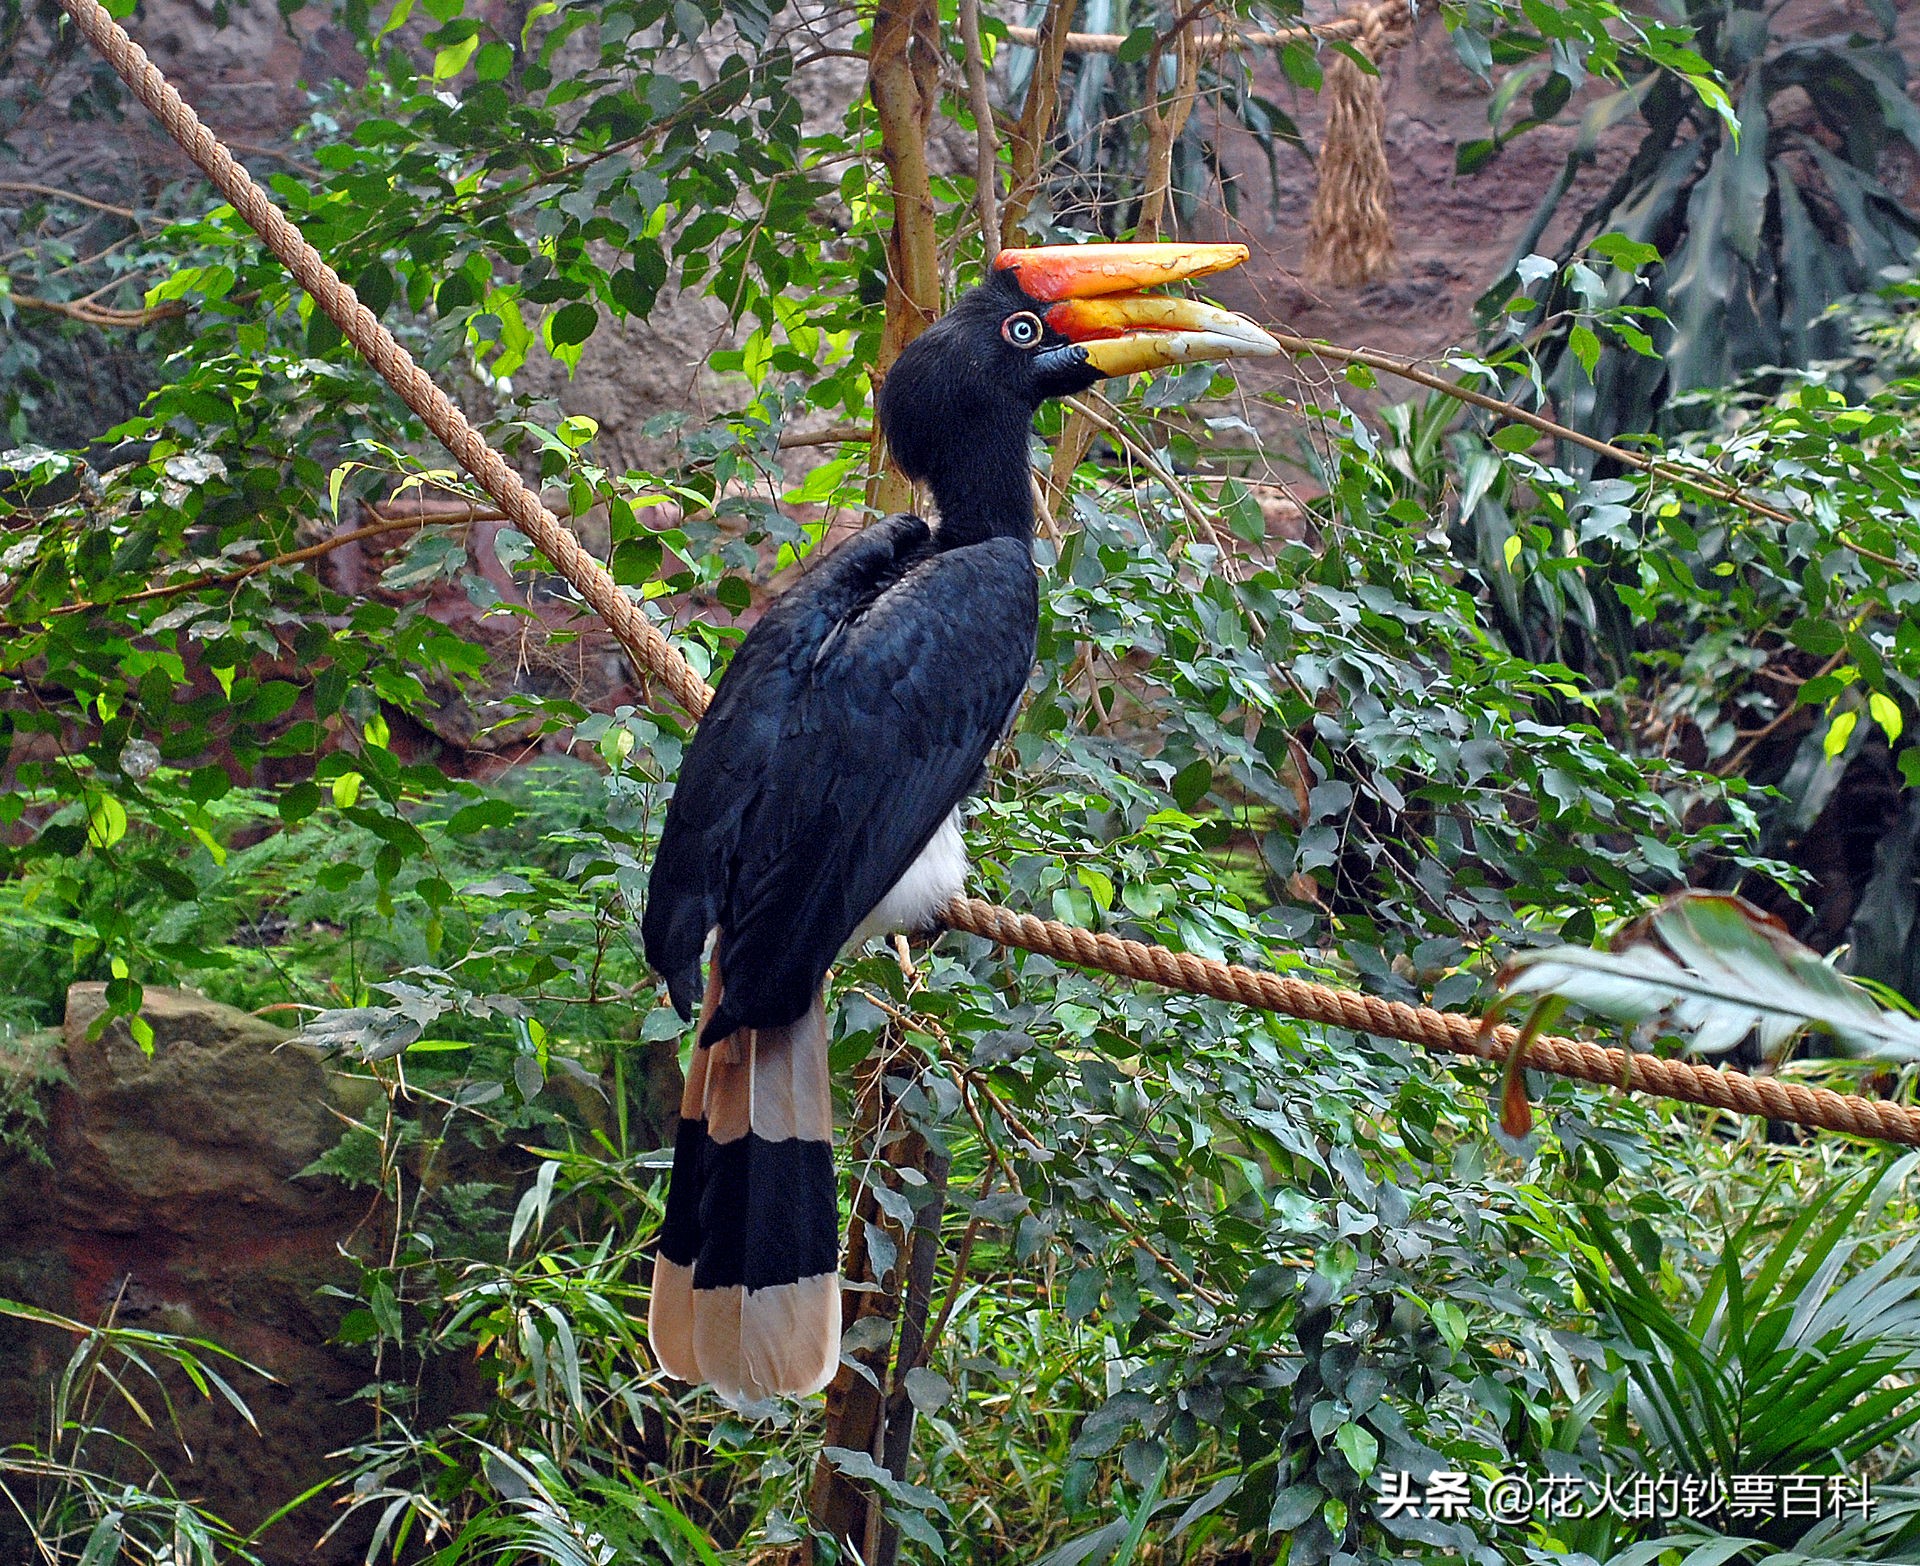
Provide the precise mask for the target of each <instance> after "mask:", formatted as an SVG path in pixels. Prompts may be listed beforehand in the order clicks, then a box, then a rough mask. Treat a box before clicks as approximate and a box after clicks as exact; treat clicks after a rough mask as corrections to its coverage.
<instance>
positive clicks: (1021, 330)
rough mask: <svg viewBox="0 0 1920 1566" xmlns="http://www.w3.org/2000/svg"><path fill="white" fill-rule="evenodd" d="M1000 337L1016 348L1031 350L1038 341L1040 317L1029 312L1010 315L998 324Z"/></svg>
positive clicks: (1024, 311) (1023, 311)
mask: <svg viewBox="0 0 1920 1566" xmlns="http://www.w3.org/2000/svg"><path fill="white" fill-rule="evenodd" d="M1000 335H1001V336H1002V337H1004V338H1005V339H1006V340H1007V341H1008V342H1010V343H1012V344H1013V346H1014V347H1016V348H1031V347H1033V346H1035V345H1036V344H1037V343H1038V342H1039V341H1040V317H1039V316H1037V315H1035V314H1034V313H1033V312H1032V311H1031V310H1022V311H1021V312H1020V313H1019V314H1018V315H1010V316H1008V317H1007V318H1006V320H1004V321H1002V322H1001V323H1000Z"/></svg>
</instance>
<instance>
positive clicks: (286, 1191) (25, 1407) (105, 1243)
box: [0, 984, 378, 1563]
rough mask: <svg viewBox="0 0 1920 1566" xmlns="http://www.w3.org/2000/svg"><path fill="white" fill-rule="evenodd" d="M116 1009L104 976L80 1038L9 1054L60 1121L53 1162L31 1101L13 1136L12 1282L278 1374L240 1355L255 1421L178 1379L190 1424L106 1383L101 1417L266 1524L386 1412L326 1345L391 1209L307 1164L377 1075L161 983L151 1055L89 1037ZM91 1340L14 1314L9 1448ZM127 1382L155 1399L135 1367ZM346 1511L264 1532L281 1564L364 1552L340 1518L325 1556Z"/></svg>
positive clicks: (64, 1309)
mask: <svg viewBox="0 0 1920 1566" xmlns="http://www.w3.org/2000/svg"><path fill="white" fill-rule="evenodd" d="M104 1012H105V998H104V991H103V986H101V985H98V984H77V985H75V986H73V988H72V989H71V990H70V991H69V992H68V997H67V1019H66V1031H65V1036H64V1039H56V1038H54V1037H52V1036H42V1037H40V1038H38V1039H36V1040H32V1041H26V1042H25V1045H16V1046H14V1048H13V1049H12V1050H11V1051H10V1052H9V1053H8V1054H7V1056H6V1057H5V1058H4V1060H3V1061H0V1065H4V1070H0V1104H3V1103H7V1102H14V1103H19V1102H21V1094H22V1093H23V1092H24V1091H26V1090H27V1088H29V1087H30V1088H31V1089H32V1091H33V1092H34V1093H35V1094H36V1096H37V1102H38V1104H39V1105H40V1106H41V1109H42V1111H43V1112H44V1115H45V1122H46V1123H45V1127H44V1144H43V1147H42V1149H40V1151H41V1152H43V1154H44V1158H38V1157H36V1156H35V1149H33V1148H32V1147H31V1146H29V1145H28V1139H29V1138H30V1137H31V1136H32V1135H33V1134H34V1133H36V1132H38V1131H40V1128H39V1127H37V1126H36V1125H35V1124H34V1122H33V1119H32V1117H31V1116H30V1115H25V1114H20V1113H15V1114H13V1115H11V1116H9V1117H8V1118H7V1120H6V1121H5V1122H4V1124H5V1125H6V1126H7V1127H8V1128H9V1134H8V1135H6V1136H4V1137H0V1179H3V1180H4V1182H5V1189H6V1192H7V1201H6V1203H5V1204H3V1205H0V1297H5V1298H9V1299H13V1300H18V1301H21V1302H23V1303H26V1304H29V1305H33V1306H36V1307H38V1308H40V1309H42V1310H46V1311H51V1312H55V1313H57V1314H58V1315H61V1316H64V1317H67V1318H69V1319H71V1320H74V1321H77V1322H81V1323H86V1324H89V1325H91V1324H94V1323H97V1322H100V1321H103V1320H106V1319H108V1318H109V1317H111V1319H113V1320H114V1321H115V1322H116V1323H117V1324H118V1325H120V1326H135V1327H147V1328H152V1329H155V1330H160V1331H167V1332H174V1333H182V1334H185V1335H187V1336H190V1337H196V1338H204V1339H208V1340H211V1341H213V1342H216V1343H219V1344H220V1345H221V1346H222V1347H224V1348H227V1349H229V1350H231V1351H233V1352H234V1353H237V1354H239V1355H241V1356H242V1357H243V1358H244V1359H246V1360H248V1361H249V1362H250V1363H251V1364H253V1365H255V1366H258V1367H259V1369H260V1370H262V1371H265V1372H267V1373H268V1374H269V1375H271V1376H272V1377H273V1378H274V1379H273V1380H272V1381H268V1380H265V1379H263V1378H262V1377H261V1376H259V1375H256V1374H252V1373H250V1372H248V1371H246V1370H243V1369H240V1368H239V1367H236V1366H227V1367H223V1372H222V1373H223V1374H224V1375H225V1376H226V1379H227V1380H228V1381H229V1382H230V1383H231V1385H232V1386H233V1387H234V1389H235V1390H236V1391H237V1392H238V1393H239V1394H240V1395H241V1397H242V1398H244V1399H245V1400H246V1402H247V1404H248V1406H249V1408H250V1409H251V1411H252V1414H253V1417H254V1419H255V1420H256V1421H257V1423H258V1426H259V1430H258V1433H256V1432H255V1431H254V1430H253V1429H250V1428H249V1427H248V1426H247V1425H246V1423H245V1422H244V1421H242V1420H241V1419H240V1418H239V1417H238V1415H237V1414H235V1413H234V1411H233V1410H232V1409H231V1408H229V1407H228V1406H227V1405H226V1404H225V1403H224V1402H223V1401H220V1400H219V1399H217V1398H216V1399H213V1400H208V1399H206V1398H203V1397H201V1396H200V1395H199V1394H198V1393H197V1392H196V1391H194V1390H193V1389H192V1388H191V1387H190V1386H188V1385H187V1384H186V1383H185V1381H184V1380H183V1379H181V1378H179V1377H170V1378H169V1381H168V1387H169V1392H170V1394H171V1396H172V1398H173V1401H174V1406H175V1408H176V1409H177V1410H178V1412H179V1415H180V1432H179V1436H178V1438H176V1436H175V1435H174V1433H173V1432H171V1431H168V1430H166V1429H165V1428H164V1420H161V1421H159V1422H160V1423H161V1425H162V1426H163V1428H162V1429H161V1430H159V1431H157V1432H156V1431H146V1430H143V1429H141V1428H140V1427H139V1425H138V1423H137V1421H136V1420H134V1419H133V1418H132V1417H130V1416H129V1413H128V1410H127V1408H126V1406H125V1404H124V1403H123V1402H121V1401H120V1400H119V1399H118V1398H117V1397H115V1396H113V1395H112V1394H111V1393H110V1391H109V1390H108V1388H107V1387H106V1386H105V1384H104V1382H101V1383H98V1384H96V1394H97V1397H96V1404H95V1408H94V1410H93V1414H94V1416H95V1417H98V1418H99V1419H100V1420H101V1421H102V1423H103V1424H104V1425H106V1426H107V1427H108V1428H109V1429H111V1430H113V1431H115V1432H117V1433H119V1434H121V1435H125V1436H127V1437H129V1438H130V1439H132V1440H133V1441H135V1442H136V1443H137V1444H138V1445H139V1446H140V1447H141V1448H142V1449H143V1450H144V1451H145V1452H146V1453H147V1454H148V1455H149V1456H151V1458H152V1459H153V1461H154V1462H155V1463H156V1464H158V1465H159V1466H161V1468H162V1469H163V1471H164V1472H166V1473H167V1474H168V1476H169V1479H170V1480H171V1482H172V1484H173V1485H174V1487H175V1489H176V1490H177V1491H178V1493H180V1494H182V1495H187V1496H192V1497H194V1498H195V1499H197V1500H199V1501H200V1502H201V1503H202V1504H203V1505H205V1506H206V1507H207V1508H208V1509H209V1510H211V1511H212V1512H214V1513H215V1514H216V1515H218V1516H221V1517H223V1518H224V1519H226V1520H227V1521H228V1522H229V1523H231V1524H233V1525H234V1526H236V1527H238V1528H241V1529H248V1528H251V1527H254V1526H256V1525H257V1524H259V1523H261V1522H263V1521H264V1520H265V1519H266V1518H267V1517H268V1516H269V1515H271V1513H272V1512H273V1511H274V1510H275V1509H276V1508H278V1507H279V1506H281V1505H282V1504H284V1503H286V1502H288V1501H290V1500H292V1499H293V1498H294V1497H295V1496H297V1495H299V1494H300V1493H301V1492H302V1491H304V1490H305V1489H307V1488H308V1487H309V1486H311V1485H313V1484H315V1483H317V1482H318V1481H320V1480H321V1479H323V1478H325V1477H327V1476H328V1475H329V1474H330V1473H332V1472H335V1471H336V1470H337V1464H333V1463H329V1462H328V1461H327V1454H328V1453H329V1452H333V1451H335V1450H337V1449H339V1448H340V1447H343V1446H346V1445H348V1444H350V1443H352V1442H353V1441H355V1440H358V1439H361V1438H362V1437H363V1436H364V1435H365V1433H366V1430H367V1428H368V1425H369V1420H368V1416H367V1413H366V1410H365V1409H364V1407H362V1406H361V1405H360V1404H358V1403H356V1402H354V1401H352V1394H353V1393H354V1392H355V1391H356V1390H357V1389H358V1388H360V1387H361V1386H363V1385H364V1384H365V1383H366V1382H367V1381H368V1380H369V1379H371V1373H370V1366H369V1364H368V1363H367V1361H366V1359H365V1358H364V1356H362V1355H360V1354H358V1353H354V1352H349V1351H346V1350H342V1349H337V1348H335V1347H332V1346H330V1342H329V1340H330V1339H331V1338H332V1337H333V1335H334V1332H335V1329H336V1327H337V1324H338V1317H339V1315H340V1312H341V1310H342V1309H343V1308H344V1307H343V1303H342V1302H340V1301H338V1300H335V1299H333V1298H331V1297H328V1296H326V1295H323V1294H322V1293H321V1290H322V1288H323V1287H324V1286H325V1285H327V1284H334V1285H341V1286H346V1285H350V1284H351V1283H352V1281H353V1269H352V1266H351V1263H350V1262H349V1261H348V1260H347V1259H346V1257H345V1256H344V1255H343V1247H346V1246H349V1245H351V1244H352V1243H353V1241H354V1238H355V1236H356V1233H358V1232H361V1231H362V1230H363V1229H365V1228H367V1227H368V1225H367V1220H368V1219H369V1217H370V1216H377V1209H375V1210H374V1211H372V1212H370V1207H371V1206H372V1204H370V1203H369V1200H368V1197H367V1194H366V1193H365V1192H364V1191H360V1192H355V1191H352V1190H349V1189H347V1188H346V1187H344V1186H343V1185H341V1184H340V1183H339V1182H337V1181H334V1180H331V1179H326V1178H317V1177H311V1176H309V1177H304V1178H303V1177H302V1176H301V1174H300V1171H301V1170H302V1169H304V1168H306V1167H307V1165H309V1164H310V1163H312V1162H313V1160H314V1159H315V1158H316V1157H318V1156H319V1155H320V1154H321V1153H323V1152H325V1151H326V1150H327V1149H328V1148H330V1147H331V1146H333V1144H334V1143H335V1142H336V1141H337V1140H338V1139H339V1135H340V1131H341V1121H340V1119H339V1118H338V1115H340V1114H344V1115H346V1116H348V1117H350V1118H355V1117H357V1116H358V1115H359V1114H360V1113H361V1112H362V1111H363V1110H364V1109H365V1107H366V1106H367V1103H368V1101H369V1096H370V1095H371V1094H372V1093H373V1092H374V1089H373V1088H372V1086H371V1084H367V1083H364V1082H361V1081H359V1080H356V1079H353V1078H348V1077H345V1076H343V1075H341V1074H339V1073H336V1072H333V1071H330V1070H329V1069H328V1068H327V1065H326V1063H325V1061H324V1060H323V1059H322V1057H321V1056H320V1055H319V1054H318V1053H317V1052H316V1051H314V1050H312V1049H310V1048H308V1047H306V1046H304V1045H300V1044H295V1043H291V1042H289V1040H288V1038H287V1035H285V1034H284V1033H282V1032H281V1031H280V1030H279V1029H277V1028H274V1027H272V1026H271V1025H270V1024H268V1023H265V1022H262V1021H261V1020H260V1019H258V1018H256V1017H252V1016H249V1015H248V1014H246V1013H245V1012H241V1011H236V1010H235V1009H233V1008H232V1007H230V1006H223V1005H221V1004H219V1003H217V1002H214V1001H210V1000H207V999H205V998H203V997H201V996H198V995H193V994H189V993H187V992H184V991H180V990H164V989H148V990H147V992H146V999H145V1005H144V1008H143V1015H144V1016H145V1017H146V1019H147V1021H148V1022H149V1023H150V1024H151V1025H152V1027H153V1031H154V1046H153V1053H152V1054H151V1055H148V1054H146V1053H145V1052H143V1051H142V1050H141V1049H140V1047H139V1046H138V1045H137V1044H136V1043H134V1041H133V1038H132V1036H131V1034H130V1033H129V1032H128V1030H127V1027H126V1024H125V1023H124V1022H123V1021H116V1022H114V1023H113V1024H111V1025H110V1026H108V1027H106V1028H104V1029H102V1030H99V1031H98V1032H97V1035H96V1036H93V1037H90V1036H89V1035H90V1034H95V1031H96V1030H95V1024H96V1023H97V1022H98V1021H99V1019H100V1018H101V1016H102V1015H103V1014H104ZM372 1227H374V1228H377V1227H378V1225H374V1226H372ZM76 1342H77V1340H76V1338H75V1337H74V1336H73V1335H72V1334H69V1333H66V1332H61V1331H58V1330H55V1329H52V1328H45V1327H37V1326H28V1325H26V1324H23V1323H21V1322H19V1321H17V1320H8V1319H6V1318H4V1317H0V1443H4V1442H6V1441H11V1440H15V1439H19V1438H21V1437H23V1436H24V1435H25V1434H26V1432H27V1431H29V1430H31V1429H33V1428H34V1426H35V1425H36V1424H37V1423H39V1422H42V1421H44V1419H45V1417H46V1409H47V1406H48V1388H49V1386H50V1385H51V1383H52V1381H53V1379H54V1378H55V1377H56V1376H57V1375H58V1373H59V1371H60V1370H61V1368H62V1367H63V1366H64V1365H65V1363H66V1362H67V1360H68V1358H69V1357H70V1355H71V1354H72V1352H73V1350H74V1347H75V1345H76ZM209 1362H210V1363H213V1364H216V1365H217V1364H219V1361H218V1360H217V1359H214V1358H212V1357H210V1358H209ZM128 1385H129V1388H130V1389H131V1390H132V1391H134V1392H135V1394H136V1395H137V1396H139V1397H140V1398H141V1399H142V1401H143V1402H144V1403H145V1404H146V1405H147V1406H148V1407H149V1409H152V1408H154V1407H155V1406H156V1404H157V1399H156V1398H155V1397H154V1395H153V1388H152V1387H151V1385H150V1384H149V1383H146V1381H145V1378H144V1377H143V1376H142V1375H141V1374H140V1373H139V1372H138V1371H134V1372H131V1373H130V1375H129V1376H128ZM89 1455H90V1457H91V1458H92V1460H93V1461H94V1462H95V1463H98V1464H102V1465H106V1464H111V1463H112V1462H113V1460H114V1457H115V1449H114V1447H113V1445H112V1443H111V1442H109V1441H107V1440H105V1439H99V1440H96V1442H95V1444H94V1448H93V1450H92V1451H91V1452H90V1453H89ZM126 1456H127V1454H123V1457H122V1467H121V1469H120V1474H121V1476H122V1477H125V1478H128V1479H136V1480H138V1479H145V1478H146V1477H147V1475H146V1472H145V1465H144V1464H143V1463H139V1462H137V1461H134V1462H128V1461H127V1460H126ZM336 1515H337V1513H335V1511H334V1509H333V1508H332V1507H331V1506H330V1505H329V1504H327V1503H326V1502H325V1501H324V1500H323V1501H321V1502H319V1503H317V1504H314V1503H310V1504H309V1505H308V1506H307V1507H305V1508H303V1509H301V1510H300V1511H298V1512H295V1513H294V1514H293V1515H291V1516H290V1517H289V1518H287V1519H285V1520H284V1521H282V1522H281V1523H279V1524H277V1525H276V1526H275V1527H274V1528H273V1529H272V1530H270V1531H269V1532H268V1533H267V1534H266V1535H265V1536H264V1538H263V1539H262V1541H261V1542H260V1545H259V1548H260V1551H261V1553H262V1555H263V1557H264V1558H265V1559H266V1560H268V1561H271V1562H279V1561H288V1562H291V1561H295V1560H298V1561H301V1562H305V1563H314V1562H329V1561H335V1560H337V1561H342V1562H344V1561H347V1560H350V1559H353V1558H355V1557H356V1556H357V1554H358V1553H359V1550H360V1549H361V1548H362V1547H363V1541H361V1540H357V1539H354V1538H350V1537H347V1536H346V1534H345V1533H344V1532H343V1534H342V1535H339V1536H336V1537H335V1538H334V1539H333V1540H332V1541H330V1542H329V1544H328V1545H327V1546H326V1548H325V1549H323V1550H318V1551H316V1545H317V1544H318V1541H319V1539H320V1536H321V1534H322V1533H323V1532H324V1531H325V1529H326V1527H327V1526H328V1524H329V1523H330V1522H332V1521H333V1519H334V1517H335V1516H336ZM10 1542H11V1541H10V1540H9V1539H8V1537H7V1523H5V1522H0V1557H4V1558H12V1554H13V1552H11V1551H10V1550H9V1549H8V1548H7V1546H8V1544H9V1543H10ZM22 1558H24V1556H23V1557H22Z"/></svg>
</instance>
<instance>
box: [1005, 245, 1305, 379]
mask: <svg viewBox="0 0 1920 1566" xmlns="http://www.w3.org/2000/svg"><path fill="white" fill-rule="evenodd" d="M1246 259H1247V247H1246V246H1245V245H1188V244H1158V245H1041V246H1036V247H1034V248H1033V249H1030V250H1003V251H1001V252H1000V256H999V259H998V260H996V261H995V262H994V269H995V270H996V271H1001V272H1011V273H1012V274H1013V276H1014V280H1015V281H1016V282H1018V283H1019V285H1020V287H1021V289H1022V290H1023V291H1024V292H1025V293H1026V294H1027V295H1028V297H1029V298H1032V299H1037V300H1040V301H1042V302H1043V303H1046V304H1047V305H1048V306H1049V308H1048V309H1047V310H1046V312H1045V315H1046V321H1047V325H1049V326H1050V327H1052V328H1053V329H1054V330H1055V331H1056V332H1058V333H1060V335H1061V336H1063V337H1065V338H1067V339H1068V340H1069V341H1070V342H1074V343H1077V344H1079V345H1080V347H1081V348H1082V350H1083V351H1084V352H1085V353H1086V356H1087V362H1088V363H1089V364H1091V365H1092V366H1093V367H1094V368H1095V369H1096V370H1098V371H1099V372H1100V373H1101V374H1102V375H1132V374H1134V373H1135V372H1136V371H1140V370H1157V369H1161V368H1163V367H1165V366H1167V365H1172V364H1187V363H1191V362H1192V361H1194V360H1198V359H1233V358H1263V357H1265V356H1267V355H1270V354H1276V353H1278V352H1280V345H1279V344H1278V343H1277V342H1275V341H1274V340H1273V339H1272V338H1271V337H1269V336H1268V335H1267V334H1266V333H1265V332H1263V331H1262V330H1261V329H1260V328H1259V327H1257V326H1255V325H1254V324H1253V322H1251V321H1249V320H1248V319H1247V318H1246V317H1245V316H1243V315H1235V314H1234V313H1233V312H1232V311H1231V310H1223V309H1221V308H1220V307H1219V306H1218V305H1210V304H1204V303H1202V302H1201V301H1199V300H1197V299H1182V298H1179V297H1177V296H1175V295H1172V294H1146V293H1141V292H1140V290H1141V289H1143V288H1151V287H1153V286H1154V285H1156V284H1159V283H1178V282H1181V281H1183V280H1185V279H1187V278H1190V277H1205V276H1207V275H1208V274H1209V273H1211V272H1224V271H1226V270H1227V268H1228V267H1234V266H1238V265H1239V264H1240V263H1241V262H1242V261H1244V260H1246Z"/></svg>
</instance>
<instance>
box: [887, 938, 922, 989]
mask: <svg viewBox="0 0 1920 1566" xmlns="http://www.w3.org/2000/svg"><path fill="white" fill-rule="evenodd" d="M893 955H894V956H896V957H898V958H899V959H900V974H901V977H902V978H904V979H905V980H906V981H907V983H909V984H911V983H913V981H914V980H915V979H917V978H919V977H920V975H919V973H918V972H917V971H916V970H915V968H914V966H913V953H912V952H911V951H909V950H908V949H907V938H906V937H905V936H904V935H896V936H894V938H893Z"/></svg>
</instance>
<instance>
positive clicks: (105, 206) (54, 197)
mask: <svg viewBox="0 0 1920 1566" xmlns="http://www.w3.org/2000/svg"><path fill="white" fill-rule="evenodd" d="M0 190H5V191H14V192H17V193H18V194H20V195H23V196H45V197H46V198H47V199H48V200H50V201H65V202H68V203H70V204H71V205H73V206H76V207H92V208H93V210H94V211H96V212H105V213H107V214H109V215H110V216H112V217H117V218H125V219H126V220H127V221H128V222H129V223H138V222H139V221H140V215H139V214H138V213H137V212H135V211H134V210H133V208H131V207H116V206H114V205H113V204H112V203H111V202H106V201H95V200H94V199H93V197H91V196H83V195H81V194H79V193H78V192H77V191H72V190H61V189H60V188H59V187H58V186H56V185H37V184H35V183H34V182H33V181H32V180H24V179H0Z"/></svg>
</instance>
